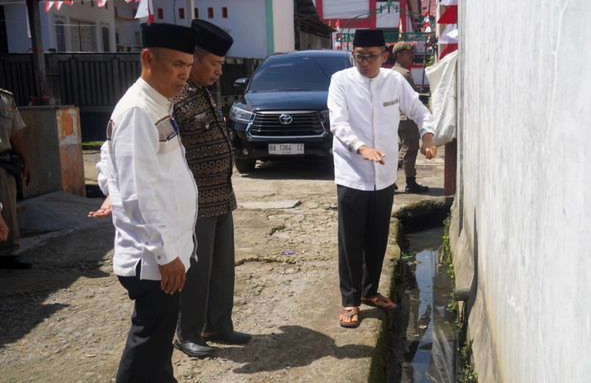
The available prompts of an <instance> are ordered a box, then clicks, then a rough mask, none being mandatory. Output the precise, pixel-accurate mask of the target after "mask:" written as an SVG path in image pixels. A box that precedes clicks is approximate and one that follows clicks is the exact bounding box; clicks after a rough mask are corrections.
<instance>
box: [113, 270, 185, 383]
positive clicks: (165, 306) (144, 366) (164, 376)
mask: <svg viewBox="0 0 591 383" xmlns="http://www.w3.org/2000/svg"><path fill="white" fill-rule="evenodd" d="M138 268H139V265H138ZM137 275H139V270H138V272H137ZM119 282H121V284H122V285H123V287H125V288H126V289H127V292H128V293H129V298H131V299H132V300H135V306H134V310H133V315H132V317H131V329H130V330H129V334H128V336H127V344H126V345H125V349H124V350H123V355H122V356H121V362H120V363H119V372H118V373H117V383H176V382H177V380H176V379H175V378H174V374H173V368H172V360H171V358H172V351H173V345H172V338H173V336H174V330H175V328H176V322H177V317H178V312H179V300H180V294H178V293H176V294H174V295H168V294H166V293H165V292H164V291H162V290H161V289H160V281H148V280H140V278H139V277H138V276H135V277H119Z"/></svg>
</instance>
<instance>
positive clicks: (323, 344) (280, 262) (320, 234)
mask: <svg viewBox="0 0 591 383" xmlns="http://www.w3.org/2000/svg"><path fill="white" fill-rule="evenodd" d="M96 158H97V153H96V152H86V153H85V161H86V165H87V166H86V172H87V182H88V183H95V173H94V163H95V162H96ZM330 168H331V166H330V164H323V163H321V162H318V161H317V162H307V161H298V162H290V163H282V162H276V163H275V162H273V163H264V164H261V165H259V167H258V169H257V170H256V171H255V172H254V173H253V174H251V175H248V176H240V175H239V174H235V175H234V178H233V182H234V186H235V190H236V195H237V197H238V203H239V208H238V210H237V211H236V212H235V233H236V239H235V242H236V263H237V268H236V294H235V295H236V297H235V310H234V320H235V327H236V328H237V329H238V330H240V331H246V332H249V333H251V334H253V335H254V339H253V341H252V342H251V343H250V344H248V345H246V346H243V347H235V346H223V345H217V344H215V345H214V346H215V347H216V354H215V357H214V358H208V359H191V358H188V357H186V356H185V355H184V354H182V353H180V352H178V351H175V354H174V357H173V358H174V363H175V375H176V376H177V379H178V380H179V382H212V383H213V382H216V383H217V382H228V383H236V382H256V383H259V382H271V381H273V382H333V381H334V382H337V381H338V382H366V381H368V379H369V371H370V366H371V363H372V358H373V356H374V355H375V347H376V342H377V339H378V335H379V332H380V329H381V324H382V320H383V319H384V318H385V315H384V313H382V312H380V311H379V310H376V309H372V308H370V307H362V323H361V326H360V327H359V328H358V329H343V328H341V327H340V326H339V325H338V322H337V317H338V311H339V308H340V296H339V290H338V274H337V258H336V253H337V251H336V245H337V239H336V228H337V220H336V219H337V216H336V188H335V186H334V183H333V181H332V172H331V169H330ZM418 171H419V177H418V179H419V182H421V183H424V184H427V185H429V186H431V187H432V190H431V192H429V193H428V194H427V195H411V194H406V193H404V192H402V193H397V194H396V196H395V207H394V209H395V210H396V209H399V208H400V207H402V206H407V205H408V204H411V203H414V202H418V201H421V200H425V199H429V198H432V197H433V196H440V195H442V188H443V156H442V153H440V155H439V157H438V158H436V159H435V160H433V161H426V160H424V159H422V158H421V159H420V160H419V163H418ZM400 179H401V182H399V186H400V187H401V189H402V190H404V182H403V181H404V176H403V174H402V173H401V174H400ZM24 204H25V209H24V212H23V217H22V219H23V231H24V233H25V236H26V238H25V240H24V241H23V249H22V250H21V252H22V256H23V257H24V258H26V259H27V260H29V261H31V262H32V263H33V264H34V266H35V267H34V269H33V270H29V271H7V270H0V330H1V331H0V377H2V378H0V381H2V382H19V383H20V382H38V381H43V382H47V383H49V382H60V383H63V382H84V383H92V382H97V383H98V382H109V381H112V379H113V377H114V374H115V372H116V370H117V363H118V360H119V357H120V353H121V350H122V348H123V344H124V341H125V337H126V332H127V330H128V328H129V317H130V312H131V307H132V306H131V302H130V301H129V300H128V298H127V296H126V294H125V291H124V290H123V288H122V287H121V286H120V285H119V283H118V282H117V279H116V278H115V277H114V276H113V275H112V267H111V258H112V235H113V230H112V225H111V224H110V222H108V221H102V222H97V221H92V220H89V219H87V218H86V213H87V211H88V210H90V209H92V208H96V207H98V206H99V205H100V200H97V199H83V198H78V197H73V196H69V195H66V194H64V193H55V194H51V195H47V196H43V197H39V198H35V199H32V200H28V201H25V203H24ZM398 255H399V250H398V247H397V246H396V243H395V241H394V239H393V238H391V243H390V246H389V249H388V259H387V260H386V261H385V263H384V270H383V275H382V281H381V291H382V292H387V291H388V290H389V285H390V282H391V276H392V272H393V266H394V262H393V261H394V260H395V259H396V258H397V257H398Z"/></svg>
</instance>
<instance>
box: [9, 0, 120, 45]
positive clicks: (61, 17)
mask: <svg viewBox="0 0 591 383" xmlns="http://www.w3.org/2000/svg"><path fill="white" fill-rule="evenodd" d="M3 3H6V4H3ZM0 5H4V9H5V16H6V25H7V34H8V47H9V48H8V49H9V52H11V53H25V52H30V51H31V39H30V37H29V36H28V27H27V25H28V18H27V8H26V5H25V2H24V0H23V1H22V4H19V3H18V2H17V1H14V0H2V1H0ZM44 7H45V3H44V2H41V3H39V10H40V11H39V12H40V19H41V20H40V21H41V37H42V40H43V49H44V50H46V51H47V50H58V43H57V40H56V23H58V22H62V23H63V24H64V36H65V50H66V51H79V50H80V44H75V42H77V41H79V40H78V39H76V38H75V36H73V34H76V32H75V31H73V30H74V29H76V30H77V31H78V32H79V31H80V30H81V29H84V30H85V32H83V35H85V36H88V35H86V34H87V33H90V40H89V41H90V42H89V43H88V45H91V46H94V47H95V51H97V52H103V51H105V50H104V47H105V45H108V47H109V49H110V50H111V51H114V50H115V21H114V11H113V8H114V7H113V4H112V1H111V2H109V6H108V7H106V8H98V7H97V6H96V3H95V6H94V7H92V6H91V2H90V1H89V0H87V1H85V3H84V4H81V3H80V2H78V1H77V2H75V3H74V5H72V6H68V5H63V6H62V7H61V8H60V10H59V11H58V10H56V9H55V8H51V9H50V11H49V12H45V9H44ZM80 26H82V28H81V27H80ZM86 26H88V29H87V28H86ZM103 27H105V28H107V29H108V37H107V39H106V40H108V43H107V44H105V41H104V40H105V39H104V38H103V33H102V28H103ZM73 37H74V38H73ZM75 45H78V46H77V47H76V46H75Z"/></svg>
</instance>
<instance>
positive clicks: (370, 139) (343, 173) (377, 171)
mask: <svg viewBox="0 0 591 383" xmlns="http://www.w3.org/2000/svg"><path fill="white" fill-rule="evenodd" d="M327 104H328V109H329V111H330V130H331V132H332V134H333V136H334V139H333V155H334V167H335V170H334V172H335V182H336V183H337V184H338V185H343V186H346V187H349V188H352V189H357V190H382V189H385V188H387V187H388V186H390V185H392V184H394V182H396V173H397V170H398V124H399V123H400V113H404V114H405V115H406V116H408V118H410V119H412V120H413V121H415V122H416V123H417V125H418V127H419V131H420V134H421V137H422V136H423V135H424V134H426V133H433V129H432V127H431V125H432V121H433V117H432V116H431V114H430V113H429V110H427V108H425V106H424V105H423V104H422V102H421V101H420V100H419V95H418V94H417V92H415V91H414V90H413V89H412V87H411V86H410V85H409V84H408V82H407V81H406V80H405V79H404V77H402V75H400V74H399V73H397V72H394V71H391V70H389V69H384V68H382V69H380V73H379V74H378V75H377V76H376V77H374V78H368V77H365V76H363V75H361V74H360V73H359V71H358V70H357V68H356V67H352V68H348V69H345V70H342V71H339V72H337V73H335V74H334V75H333V76H332V79H331V82H330V87H329V89H328V102H327ZM363 145H367V146H368V147H371V148H376V149H380V150H382V151H383V152H384V153H385V154H386V157H385V164H384V165H381V164H377V163H374V162H371V161H367V160H364V159H363V158H362V157H361V155H360V154H358V153H357V150H358V149H359V148H360V147H361V146H363Z"/></svg>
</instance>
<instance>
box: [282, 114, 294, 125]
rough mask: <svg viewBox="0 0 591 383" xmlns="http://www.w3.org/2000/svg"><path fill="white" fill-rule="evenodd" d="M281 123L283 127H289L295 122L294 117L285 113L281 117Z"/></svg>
mask: <svg viewBox="0 0 591 383" xmlns="http://www.w3.org/2000/svg"><path fill="white" fill-rule="evenodd" d="M279 122H280V123H281V125H289V124H291V123H292V122H293V117H292V116H290V115H289V114H285V113H284V114H282V115H280V116H279Z"/></svg>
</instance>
